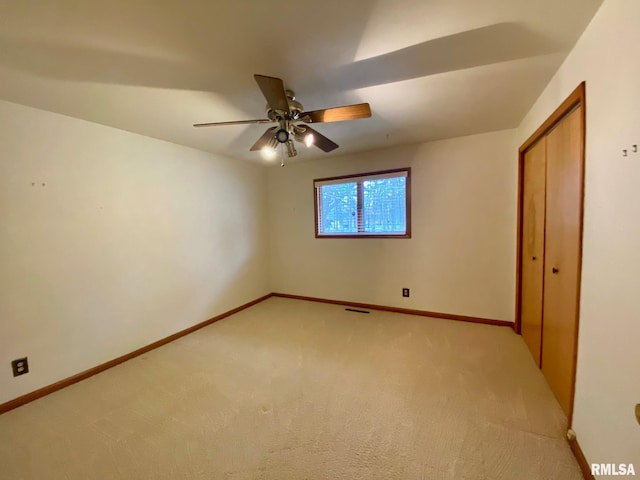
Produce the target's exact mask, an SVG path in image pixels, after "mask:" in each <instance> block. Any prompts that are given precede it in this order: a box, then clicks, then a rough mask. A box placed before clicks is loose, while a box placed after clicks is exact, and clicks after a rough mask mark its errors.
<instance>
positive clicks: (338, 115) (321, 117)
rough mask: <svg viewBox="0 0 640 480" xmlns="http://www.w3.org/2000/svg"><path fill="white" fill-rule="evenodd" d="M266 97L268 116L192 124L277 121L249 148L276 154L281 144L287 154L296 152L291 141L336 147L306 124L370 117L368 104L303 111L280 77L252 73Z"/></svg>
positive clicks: (292, 154)
mask: <svg viewBox="0 0 640 480" xmlns="http://www.w3.org/2000/svg"><path fill="white" fill-rule="evenodd" d="M253 77H254V78H255V80H256V82H257V83H258V86H259V87H260V90H261V91H262V94H263V95H264V97H265V98H266V100H267V107H266V110H267V118H263V119H256V120H237V121H232V122H214V123H196V124H195V125H194V127H212V126H219V125H243V124H251V123H276V124H277V125H276V126H274V127H270V128H268V129H267V131H266V132H264V134H263V135H262V136H261V137H260V138H259V139H258V141H257V142H256V143H255V144H254V145H253V146H252V147H251V148H250V151H257V150H262V151H263V152H264V154H265V155H266V156H267V157H273V156H275V153H276V150H277V147H278V146H279V145H280V144H282V145H284V147H283V148H285V149H286V152H287V156H289V157H294V156H296V154H297V151H296V147H295V145H294V142H293V140H294V139H295V140H296V141H298V142H301V143H304V144H305V145H306V146H307V147H310V146H312V145H315V146H316V147H318V148H319V149H320V150H322V151H324V152H330V151H332V150H335V149H336V148H338V144H337V143H335V142H333V141H332V140H330V139H328V138H327V137H325V136H324V135H322V134H320V133H318V132H317V131H316V130H314V129H313V128H311V127H310V126H309V125H306V123H320V122H342V121H345V120H355V119H358V118H368V117H370V116H371V108H370V107H369V104H368V103H358V104H355V105H346V106H344V107H334V108H325V109H322V110H312V111H309V112H306V111H304V109H303V107H302V104H301V103H300V102H298V101H297V100H296V97H295V95H294V93H293V92H292V91H291V90H286V89H285V88H284V83H283V81H282V80H281V79H280V78H275V77H267V76H264V75H254V76H253Z"/></svg>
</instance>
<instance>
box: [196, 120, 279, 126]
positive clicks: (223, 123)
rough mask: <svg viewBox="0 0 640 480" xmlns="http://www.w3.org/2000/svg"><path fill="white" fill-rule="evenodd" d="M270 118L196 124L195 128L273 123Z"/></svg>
mask: <svg viewBox="0 0 640 480" xmlns="http://www.w3.org/2000/svg"><path fill="white" fill-rule="evenodd" d="M271 122H272V120H269V119H268V118H260V119H258V120H236V121H233V122H213V123H196V124H195V125H194V127H216V126H220V125H248V124H252V123H271Z"/></svg>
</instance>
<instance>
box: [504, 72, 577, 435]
mask: <svg viewBox="0 0 640 480" xmlns="http://www.w3.org/2000/svg"><path fill="white" fill-rule="evenodd" d="M578 105H580V106H581V107H582V109H581V113H582V132H581V133H582V142H581V149H582V151H581V152H580V157H581V160H582V178H581V179H580V183H581V189H582V199H581V201H580V210H581V215H580V226H579V229H580V242H579V247H578V248H579V251H578V258H579V262H578V286H577V287H578V289H577V292H578V295H577V298H576V302H577V305H576V317H577V318H576V331H575V335H574V341H575V344H574V352H575V354H574V358H573V365H572V370H573V374H572V385H571V407H570V411H569V419H568V420H569V427H571V423H572V420H573V403H574V396H575V384H576V364H577V359H578V358H577V357H578V331H579V325H580V291H581V289H580V284H581V279H582V278H581V277H582V242H583V234H584V228H583V226H584V176H585V143H586V111H587V110H586V109H587V105H586V83H585V82H582V83H580V85H578V86H577V87H576V89H575V90H574V91H573V92H571V94H570V95H569V96H568V97H567V98H566V100H565V101H564V102H562V104H561V105H560V106H559V107H558V108H556V110H555V111H554V112H553V113H552V114H551V115H550V116H549V118H547V119H546V120H545V121H544V122H543V123H542V125H540V127H538V129H537V130H536V131H535V132H534V133H533V134H532V135H531V136H530V137H529V138H528V139H527V140H526V141H525V142H524V143H523V144H522V145H521V146H520V148H519V149H518V207H517V210H518V226H517V248H516V255H517V256H516V311H515V323H514V330H515V331H516V333H517V334H518V335H521V334H522V333H521V330H522V319H521V313H522V305H521V300H522V214H523V208H524V205H523V203H524V202H523V194H524V155H525V152H526V151H527V150H529V149H530V148H531V147H532V146H533V145H535V144H536V143H537V142H538V140H540V139H541V138H542V137H543V136H545V135H546V134H547V133H549V132H550V131H551V130H552V129H553V128H555V126H556V125H557V124H558V123H559V122H560V121H561V120H562V119H563V118H564V117H565V116H567V115H568V114H569V113H570V112H571V111H572V110H573V109H574V108H576V107H577V106H578Z"/></svg>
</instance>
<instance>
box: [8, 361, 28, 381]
mask: <svg viewBox="0 0 640 480" xmlns="http://www.w3.org/2000/svg"><path fill="white" fill-rule="evenodd" d="M11 369H12V370H13V376H14V377H19V376H20V375H24V374H25V373H29V360H28V359H27V357H24V358H16V359H15V360H14V361H12V362H11Z"/></svg>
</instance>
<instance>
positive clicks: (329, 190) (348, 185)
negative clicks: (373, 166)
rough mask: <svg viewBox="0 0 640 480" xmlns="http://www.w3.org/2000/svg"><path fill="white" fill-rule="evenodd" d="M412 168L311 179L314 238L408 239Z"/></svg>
mask: <svg viewBox="0 0 640 480" xmlns="http://www.w3.org/2000/svg"><path fill="white" fill-rule="evenodd" d="M410 180H411V169H410V168H401V169H396V170H387V171H384V172H371V173H362V174H358V175H346V176H342V177H333V178H320V179H318V180H314V181H313V187H314V190H315V202H316V204H315V207H316V208H315V215H316V237H318V238H340V237H343V238H344V237H349V238H352V237H368V238H371V237H373V238H377V237H395V238H411V208H410V200H411V189H410Z"/></svg>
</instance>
